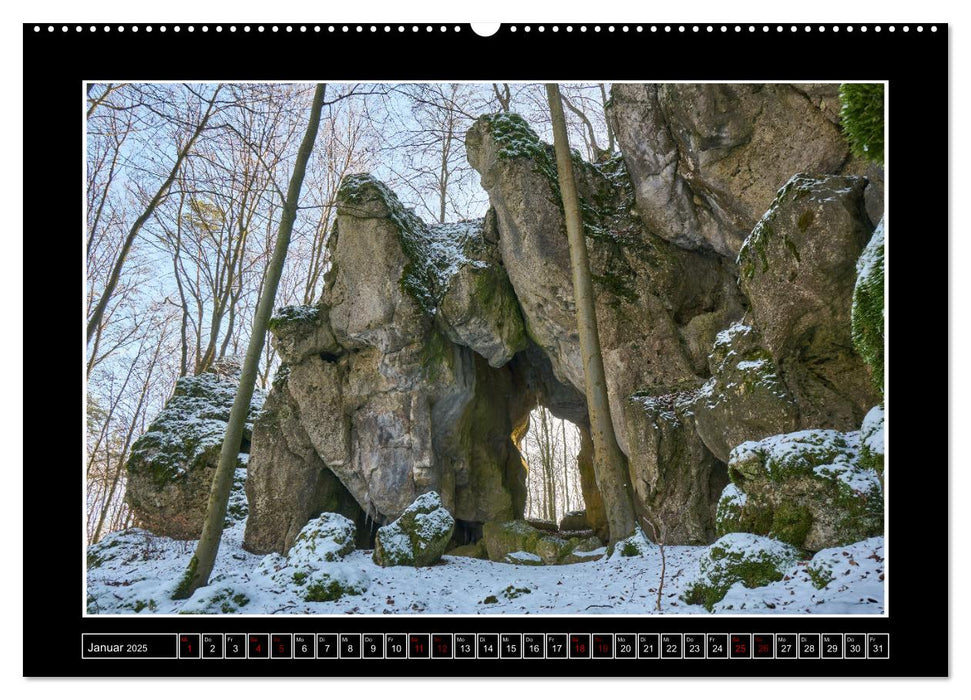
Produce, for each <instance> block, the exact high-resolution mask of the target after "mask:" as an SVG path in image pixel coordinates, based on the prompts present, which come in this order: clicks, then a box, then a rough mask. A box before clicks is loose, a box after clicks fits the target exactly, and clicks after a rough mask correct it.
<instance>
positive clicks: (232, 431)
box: [174, 84, 326, 598]
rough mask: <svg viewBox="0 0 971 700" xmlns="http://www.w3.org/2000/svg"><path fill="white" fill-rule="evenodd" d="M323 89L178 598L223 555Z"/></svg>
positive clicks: (203, 582)
mask: <svg viewBox="0 0 971 700" xmlns="http://www.w3.org/2000/svg"><path fill="white" fill-rule="evenodd" d="M325 89H326V87H325V86H324V85H323V84H320V85H318V86H317V89H316V91H315V92H314V98H313V103H312V105H311V108H310V119H309V121H308V124H307V131H306V133H305V134H304V137H303V141H302V142H301V144H300V150H299V151H298V152H297V160H296V163H295V164H294V168H293V175H292V176H291V178H290V185H289V187H288V188H287V197H286V204H285V205H284V208H283V216H282V218H281V219H280V228H279V231H278V232H277V239H276V244H275V246H274V250H273V258H272V259H271V260H270V265H269V270H268V274H267V280H266V285H265V286H264V288H263V291H262V294H261V295H260V302H259V305H258V307H257V310H256V317H255V319H254V320H253V331H252V335H251V336H250V341H249V346H248V348H247V351H246V359H245V361H244V363H243V370H242V374H241V375H240V381H239V388H238V389H237V390H236V399H235V401H234V402H233V408H232V410H231V411H230V414H229V422H228V423H227V425H226V435H225V437H224V438H223V444H222V449H221V450H220V453H219V465H218V466H217V467H216V473H215V475H214V477H213V482H212V491H211V492H210V495H209V505H208V508H207V511H206V520H205V522H204V523H203V527H202V536H201V537H200V538H199V544H198V546H197V548H196V553H195V554H194V555H193V557H192V559H191V560H190V562H189V567H188V568H187V569H186V572H185V576H184V577H183V579H182V581H181V582H180V583H179V585H178V587H177V588H176V590H175V593H174V597H175V598H188V597H189V596H191V595H192V594H193V592H195V590H196V589H197V588H199V587H200V586H204V585H206V584H207V583H208V582H209V574H210V573H212V567H213V565H214V564H215V562H216V554H217V553H218V551H219V542H220V539H221V538H222V531H223V523H224V522H225V519H226V506H227V504H228V502H229V492H230V487H231V486H232V482H233V470H234V469H235V466H236V460H237V456H238V454H239V447H240V444H241V442H242V439H243V425H244V423H245V421H246V415H247V414H248V413H249V408H250V402H251V401H252V398H253V389H254V387H255V384H256V375H257V372H258V370H259V365H260V357H261V355H262V352H263V343H264V342H265V340H266V331H267V327H268V326H269V322H270V316H271V315H272V313H273V304H274V300H275V297H276V291H277V286H278V285H279V283H280V277H281V276H282V274H283V265H284V263H285V261H286V256H287V247H288V246H289V244H290V234H291V233H292V231H293V224H294V221H295V220H296V218H297V204H298V200H299V199H300V189H301V186H302V185H303V178H304V175H305V173H306V170H307V161H308V160H309V159H310V152H311V150H312V149H313V146H314V141H316V139H317V130H318V127H319V125H320V111H321V107H322V105H323V101H324V92H325Z"/></svg>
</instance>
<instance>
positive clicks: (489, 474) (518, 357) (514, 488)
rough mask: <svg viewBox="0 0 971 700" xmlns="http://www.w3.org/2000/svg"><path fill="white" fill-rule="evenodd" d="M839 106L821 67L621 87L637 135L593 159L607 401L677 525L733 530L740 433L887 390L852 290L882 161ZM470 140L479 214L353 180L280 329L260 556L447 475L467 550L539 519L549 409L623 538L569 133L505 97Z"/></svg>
mask: <svg viewBox="0 0 971 700" xmlns="http://www.w3.org/2000/svg"><path fill="white" fill-rule="evenodd" d="M836 104H837V103H836V87H835V86H826V85H799V86H787V85H738V86H724V85H647V86H645V85H639V86H630V85H617V86H615V88H614V96H613V100H612V104H611V108H610V119H611V121H612V123H613V124H614V126H615V128H616V132H617V136H618V142H619V144H620V146H621V150H622V154H623V155H622V156H616V155H615V156H614V157H611V158H605V159H603V160H602V162H599V163H596V164H591V163H586V162H583V161H582V160H581V159H580V158H579V156H576V157H575V172H576V178H577V185H578V189H579V194H580V198H581V209H582V215H583V223H584V232H585V235H586V240H587V248H588V252H589V255H590V265H591V272H592V275H593V280H594V288H595V292H596V297H597V299H596V303H597V314H598V321H599V329H600V339H601V344H602V349H603V355H604V364H605V370H606V378H607V384H608V391H609V395H610V402H611V413H612V416H611V417H612V420H613V422H614V429H615V432H616V434H617V438H618V442H619V443H620V445H621V448H622V449H623V451H624V453H625V454H626V455H627V457H628V460H629V465H628V466H629V474H630V477H631V484H632V486H633V489H634V493H635V496H636V498H637V503H636V506H637V508H638V510H639V512H640V513H642V514H643V515H645V517H647V518H648V519H650V520H651V521H652V522H655V521H656V522H658V523H660V524H663V525H664V530H665V533H666V535H665V537H666V542H667V543H668V544H683V543H706V542H709V541H711V539H712V538H713V537H715V536H716V530H717V529H718V528H720V527H721V525H717V524H716V513H717V512H718V499H719V495H720V494H722V492H723V488H724V486H725V484H726V483H727V468H726V462H727V461H728V460H729V458H730V455H731V454H732V450H733V448H735V447H737V446H738V445H739V444H742V443H746V442H747V441H752V440H762V439H765V438H768V437H770V436H773V435H778V434H785V433H790V432H791V431H793V430H798V429H808V428H819V429H832V430H839V431H850V430H854V429H856V428H857V427H858V426H859V425H860V421H861V420H862V418H863V415H864V414H865V413H866V411H867V410H868V409H869V408H871V407H872V406H874V405H875V404H877V403H879V401H880V394H879V391H878V390H877V388H876V387H875V386H874V383H873V382H872V381H871V380H870V378H869V377H868V376H867V370H866V366H865V365H864V363H863V361H862V360H861V359H860V357H859V356H858V353H857V351H856V350H854V347H853V343H852V341H851V320H850V309H851V307H852V295H853V289H854V286H855V284H856V270H855V265H856V261H857V259H858V258H859V257H860V253H861V252H862V251H863V247H864V246H865V245H866V243H867V240H868V239H869V236H870V234H871V230H872V219H871V218H870V216H872V214H871V215H868V213H867V212H868V211H871V212H874V211H879V209H880V208H881V207H882V204H880V197H881V193H882V184H881V182H882V172H876V171H874V172H869V175H868V177H870V178H871V179H870V180H869V181H868V180H867V179H865V178H863V177H850V176H848V175H846V173H858V174H859V173H863V172H864V171H866V170H867V167H868V166H866V165H865V164H861V163H858V162H856V161H854V160H853V159H851V158H849V156H848V149H847V147H846V145H845V143H844V141H843V140H842V137H841V136H840V134H839V131H838V123H837V122H838V116H837V107H836ZM466 150H467V155H468V160H469V163H470V164H471V165H472V167H473V168H475V169H476V170H477V171H478V172H479V174H480V176H481V183H482V186H483V188H484V190H485V191H486V192H487V194H488V196H489V202H490V205H491V208H490V210H489V213H488V214H487V215H486V217H485V219H483V220H477V221H465V222H458V223H452V224H444V225H439V224H426V223H425V222H423V221H421V220H420V219H419V218H418V217H417V216H416V215H415V214H414V213H413V212H411V211H409V210H408V209H406V208H405V207H404V206H403V205H402V204H401V202H400V201H399V200H398V198H397V197H396V196H395V194H394V193H393V192H391V191H390V190H389V189H388V188H387V187H386V186H384V185H383V184H381V183H380V182H378V181H377V180H375V179H374V178H373V177H370V176H367V175H353V176H349V177H347V178H345V180H344V182H343V183H342V185H341V187H340V190H339V192H338V196H337V221H336V226H335V230H334V232H333V234H332V235H331V237H330V240H329V243H328V254H329V260H330V262H331V269H330V271H329V272H328V273H327V276H326V279H325V288H324V292H323V295H322V298H321V300H320V302H319V303H318V304H316V305H313V306H301V307H287V308H284V309H281V310H279V311H278V312H277V315H276V316H275V318H274V321H273V324H272V328H271V330H272V333H273V335H274V343H275V346H276V348H277V350H278V352H279V353H280V357H281V360H282V363H283V365H282V367H281V369H280V371H279V372H278V375H277V379H276V380H275V382H274V387H273V389H272V391H271V392H270V395H269V398H268V399H267V403H266V409H265V410H264V412H263V414H262V415H261V417H260V419H259V420H258V421H257V423H256V426H255V435H254V448H253V455H252V457H251V460H250V466H249V476H248V479H247V494H248V496H249V501H250V516H249V520H248V522H247V531H246V546H247V547H248V548H250V549H251V550H253V551H258V552H268V551H286V549H287V548H289V547H290V546H292V544H293V541H294V539H295V538H296V536H297V534H298V533H299V532H300V529H301V528H302V527H303V525H304V524H306V522H307V521H308V520H309V519H311V518H313V517H316V516H317V515H319V514H320V513H321V512H326V511H331V512H341V513H343V514H344V515H346V516H347V517H349V518H351V519H352V520H353V521H355V523H356V524H357V533H358V534H357V538H358V541H359V542H360V541H361V540H362V538H367V537H368V535H369V533H370V532H371V531H372V528H371V527H369V526H368V523H369V522H370V523H374V524H376V525H378V526H380V525H383V524H386V523H389V522H391V521H393V520H395V519H397V518H399V517H400V516H401V515H402V514H403V513H404V512H405V511H406V509H407V508H408V506H409V505H410V504H411V503H412V502H414V501H415V499H417V498H419V497H420V496H422V495H423V494H427V493H430V492H435V493H438V494H440V497H441V501H442V504H443V506H444V508H445V509H446V510H447V511H448V512H449V513H450V514H451V516H452V517H453V518H454V519H455V531H456V533H458V534H457V535H456V539H455V542H454V544H457V545H463V546H464V545H477V543H478V542H479V540H480V538H483V537H484V536H485V531H486V530H487V529H492V528H494V525H493V526H487V525H486V524H488V523H508V522H512V521H516V520H519V519H521V518H522V517H523V510H524V504H525V500H526V498H525V495H526V494H525V465H524V463H523V460H522V456H521V455H520V453H519V449H518V445H519V443H520V441H521V440H522V437H523V435H524V434H525V431H526V429H527V427H528V416H529V412H530V410H531V409H532V408H533V407H535V406H536V405H538V404H539V405H543V406H545V407H547V408H548V409H549V410H550V411H551V412H552V413H553V414H554V415H555V416H557V417H558V418H563V419H568V420H570V421H572V422H574V423H575V424H576V425H577V426H578V427H579V429H580V435H581V449H580V454H579V455H578V466H579V471H580V477H581V485H582V490H583V496H584V501H585V506H586V521H587V525H588V526H589V527H590V528H592V529H593V530H594V531H595V532H596V533H597V534H598V535H599V536H600V537H601V538H606V537H607V536H608V534H609V533H608V532H607V529H606V518H605V517H604V507H603V503H602V500H601V499H600V493H599V489H598V486H597V483H596V474H595V473H594V468H593V459H592V442H591V441H590V439H589V433H588V420H587V414H586V403H585V400H584V396H583V390H584V377H583V371H582V366H581V361H580V352H579V342H578V337H577V332H576V325H575V324H576V321H575V308H574V302H573V294H572V281H571V275H570V264H569V254H568V250H567V244H566V237H565V235H564V220H563V213H562V211H561V204H560V197H559V190H558V183H557V179H556V170H555V159H554V158H553V155H552V151H551V147H550V146H548V145H547V144H544V143H543V142H542V141H541V140H540V139H539V138H538V136H537V135H536V133H535V132H534V131H533V130H532V129H531V128H530V127H529V126H528V125H527V124H526V122H525V121H524V120H523V119H522V118H520V117H518V116H516V115H511V114H501V115H492V116H487V117H482V118H480V119H478V120H477V121H476V122H475V123H474V124H473V126H472V127H471V128H470V130H469V131H468V133H467V136H466ZM800 171H811V172H816V173H820V175H818V176H817V175H813V176H807V175H799V176H797V177H793V174H794V173H798V172H800ZM878 180H880V182H878ZM787 183H788V184H787ZM780 188H782V189H781V190H780ZM743 241H744V245H743ZM740 488H741V486H740ZM740 494H741V495H740V496H739V497H738V498H736V501H737V500H743V499H741V496H744V497H745V498H747V499H748V501H747V502H748V503H749V504H750V506H752V505H753V504H756V503H757V502H759V501H760V498H761V496H760V495H758V494H753V493H751V492H750V491H749V490H748V489H746V488H741V490H740ZM801 507H803V506H801ZM804 507H806V508H810V510H811V507H810V506H808V505H806V506H804ZM723 510H724V509H723ZM740 510H744V509H742V508H741V507H740ZM750 510H751V507H750ZM777 511H780V508H779V507H773V514H775V513H776V512H777ZM752 512H754V511H752ZM718 517H719V519H720V520H719V522H721V521H722V520H723V521H724V523H725V527H731V525H730V521H731V518H730V517H729V516H728V515H726V516H725V517H724V518H721V516H720V515H719V516H718ZM746 517H748V516H746ZM773 517H775V516H774V515H773ZM800 517H802V515H801V511H800V512H799V513H796V512H791V513H784V512H783V513H781V514H780V515H779V518H780V523H782V522H783V520H786V519H788V520H789V521H798V520H799V519H800ZM814 517H815V515H814ZM743 519H744V518H743ZM770 525H771V523H770ZM766 531H768V530H766ZM493 534H495V533H493ZM520 534H522V533H520ZM523 536H524V537H525V535H523ZM551 536H552V535H551ZM479 546H481V545H479ZM551 546H552V545H551ZM505 549H506V550H508V551H503V553H502V555H501V558H502V559H503V560H504V559H505V557H506V556H508V555H509V554H514V553H515V552H518V551H526V552H527V553H530V552H529V550H528V549H521V548H516V549H508V548H505ZM553 549H556V547H553ZM470 551H472V550H470ZM496 551H499V550H498V549H497V550H496ZM491 554H492V552H491V551H490V555H491ZM531 555H532V556H538V557H540V560H541V561H543V556H544V555H542V554H537V553H535V552H532V553H531ZM497 556H498V555H497ZM564 556H565V555H564ZM546 558H547V559H551V560H552V559H554V558H555V559H556V560H557V561H560V560H562V556H561V555H557V556H556V557H553V556H552V555H547V556H546ZM527 559H529V557H527Z"/></svg>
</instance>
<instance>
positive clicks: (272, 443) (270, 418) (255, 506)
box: [246, 370, 369, 554]
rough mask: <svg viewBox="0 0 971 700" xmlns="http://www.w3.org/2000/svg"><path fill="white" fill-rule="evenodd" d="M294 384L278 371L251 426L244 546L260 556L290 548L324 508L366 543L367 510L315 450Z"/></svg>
mask: <svg viewBox="0 0 971 700" xmlns="http://www.w3.org/2000/svg"><path fill="white" fill-rule="evenodd" d="M299 376H300V375H299V374H298V379H299ZM290 387H291V378H290V376H289V372H287V371H285V370H284V371H281V372H278V373H277V377H276V380H275V381H274V384H273V388H272V390H271V391H270V393H269V395H268V396H267V399H266V402H265V404H264V406H263V411H262V412H261V413H260V414H259V416H258V417H257V419H256V422H255V423H254V426H253V449H252V453H251V455H250V468H249V470H248V476H247V480H246V494H247V498H248V500H249V511H250V515H249V519H248V520H247V523H246V547H247V549H249V550H250V551H253V552H257V553H261V554H265V553H268V552H286V551H288V550H289V549H290V547H291V546H293V543H294V541H295V539H296V537H297V535H298V534H300V531H301V530H302V529H303V527H304V525H306V524H307V522H308V521H310V520H311V519H312V518H314V517H316V516H317V515H319V514H321V513H326V512H331V513H340V514H343V515H344V516H346V517H348V518H350V519H351V520H352V521H353V522H354V523H355V524H356V525H357V537H358V540H357V543H358V545H359V546H361V547H367V546H369V541H368V539H369V537H368V535H369V532H368V527H367V522H366V516H365V513H364V511H363V510H362V509H361V507H360V505H358V503H357V501H355V500H354V497H353V496H352V495H351V494H350V492H349V491H348V490H347V488H346V487H345V486H344V485H343V484H342V483H341V482H340V480H339V479H338V478H337V477H336V476H335V475H334V473H333V472H331V470H330V469H328V468H327V464H326V463H325V462H324V460H323V459H322V458H321V456H320V454H319V453H318V452H317V450H316V449H315V447H314V444H313V442H312V441H311V439H310V436H309V435H308V434H307V431H306V429H305V428H304V425H303V423H302V422H301V417H300V409H299V405H298V404H297V402H296V400H295V399H294V398H293V396H292V395H291V393H290Z"/></svg>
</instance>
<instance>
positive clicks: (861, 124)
mask: <svg viewBox="0 0 971 700" xmlns="http://www.w3.org/2000/svg"><path fill="white" fill-rule="evenodd" d="M839 95H840V126H841V127H842V128H843V133H844V134H845V135H846V141H847V143H849V145H850V150H851V151H852V152H853V155H855V156H857V157H859V158H865V159H867V160H869V161H872V162H874V163H883V130H884V129H883V84H882V83H843V84H842V85H840V91H839Z"/></svg>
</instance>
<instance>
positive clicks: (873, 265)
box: [852, 219, 884, 394]
mask: <svg viewBox="0 0 971 700" xmlns="http://www.w3.org/2000/svg"><path fill="white" fill-rule="evenodd" d="M883 249H884V227H883V220H882V219H881V220H880V223H879V224H877V228H876V230H875V231H874V232H873V237H872V238H870V241H869V243H867V245H866V248H864V249H863V254H862V255H860V259H859V260H858V261H857V263H856V286H855V287H854V289H853V313H852V324H853V347H855V348H856V351H857V352H858V353H859V354H860V357H862V358H863V361H864V362H865V363H866V366H867V367H868V368H869V370H870V376H871V377H872V379H873V383H874V384H875V385H876V386H877V388H878V389H879V390H880V393H881V394H882V393H883V340H884V337H883V316H884V300H883Z"/></svg>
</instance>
